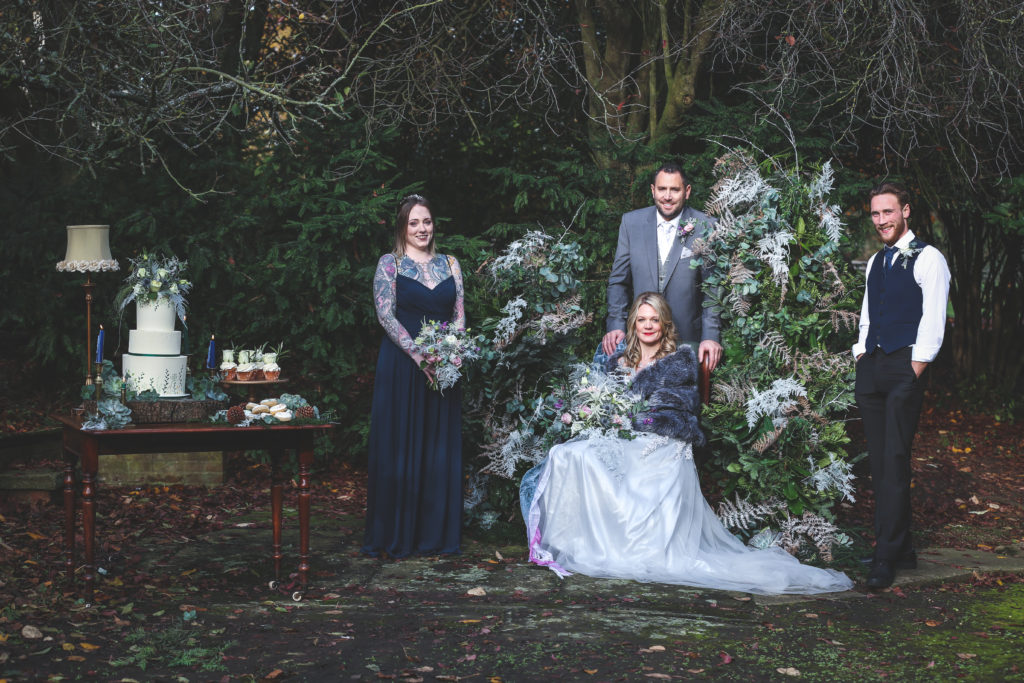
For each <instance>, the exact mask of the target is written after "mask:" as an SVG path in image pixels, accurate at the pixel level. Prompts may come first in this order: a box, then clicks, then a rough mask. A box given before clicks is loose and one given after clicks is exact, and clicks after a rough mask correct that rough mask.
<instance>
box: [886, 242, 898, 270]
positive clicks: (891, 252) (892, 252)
mask: <svg viewBox="0 0 1024 683" xmlns="http://www.w3.org/2000/svg"><path fill="white" fill-rule="evenodd" d="M897 251H899V249H897V248H896V247H886V248H885V271H886V272H889V271H890V270H892V262H893V259H894V258H895V257H896V252H897Z"/></svg>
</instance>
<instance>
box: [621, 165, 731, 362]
mask: <svg viewBox="0 0 1024 683" xmlns="http://www.w3.org/2000/svg"><path fill="white" fill-rule="evenodd" d="M691 190H692V187H691V185H690V183H689V181H688V180H687V178H686V174H685V173H684V172H683V169H682V167H681V166H679V165H678V164H676V163H673V162H669V163H666V164H663V165H662V166H661V167H660V168H658V170H656V171H655V172H654V176H653V178H652V182H651V195H652V196H653V197H654V206H649V207H647V208H645V209H638V210H636V211H630V212H629V213H627V214H624V215H623V216H622V223H621V225H619V244H618V247H616V249H615V261H614V262H613V263H612V272H611V275H609V276H608V322H607V326H606V329H607V334H605V336H604V339H602V340H601V350H602V351H604V353H605V354H608V355H611V354H612V353H614V352H615V349H616V347H617V346H618V345H619V343H620V342H622V340H623V339H624V338H625V336H626V331H625V328H626V314H627V312H628V311H629V306H630V304H631V303H632V302H633V298H634V297H635V296H637V295H638V294H641V293H643V292H659V293H661V294H662V295H664V296H665V298H666V299H667V300H668V303H669V306H671V307H672V321H673V322H674V323H675V326H676V332H677V334H678V336H679V341H680V342H694V343H696V342H698V341H699V342H700V346H699V347H698V350H697V358H698V360H700V361H704V360H706V361H707V364H708V368H709V369H710V370H714V369H715V367H716V366H717V365H718V363H719V361H720V360H721V358H722V345H721V344H720V343H719V342H720V341H721V335H720V325H721V323H720V317H719V313H718V311H717V309H716V308H714V307H705V306H704V299H705V296H704V292H703V291H702V290H701V282H702V281H703V277H704V270H703V269H702V268H691V267H690V259H691V257H692V256H693V252H691V251H690V247H691V246H692V245H693V241H694V240H695V239H696V238H697V237H698V236H699V235H702V234H705V233H706V232H710V231H711V229H712V227H713V226H714V224H715V219H714V218H711V217H710V216H708V215H707V214H705V213H702V212H700V211H697V210H696V209H694V208H691V207H688V206H686V200H687V199H689V197H690V191H691Z"/></svg>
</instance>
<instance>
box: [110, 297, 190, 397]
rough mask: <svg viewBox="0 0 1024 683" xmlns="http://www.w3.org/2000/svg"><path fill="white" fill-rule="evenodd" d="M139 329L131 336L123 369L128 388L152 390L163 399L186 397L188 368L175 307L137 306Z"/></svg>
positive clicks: (163, 301)
mask: <svg viewBox="0 0 1024 683" xmlns="http://www.w3.org/2000/svg"><path fill="white" fill-rule="evenodd" d="M135 314H136V321H137V322H136V324H137V325H138V329H135V330H130V331H129V332H128V353H126V354H124V356H123V357H122V359H121V367H122V369H123V371H124V376H125V379H126V381H127V382H128V388H129V389H131V390H132V391H134V392H135V393H142V392H143V391H148V390H152V391H155V392H156V393H158V394H159V395H160V396H185V395H186V394H185V366H186V362H187V359H186V357H185V356H182V355H181V333H180V332H178V331H176V330H175V329H174V318H175V313H174V306H173V305H171V303H170V302H169V301H168V300H167V299H163V298H161V299H158V300H157V301H156V302H155V303H150V302H148V301H147V302H141V301H140V302H136V304H135Z"/></svg>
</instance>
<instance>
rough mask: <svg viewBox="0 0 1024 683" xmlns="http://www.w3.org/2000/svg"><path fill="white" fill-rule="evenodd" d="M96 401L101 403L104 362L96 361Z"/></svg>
mask: <svg viewBox="0 0 1024 683" xmlns="http://www.w3.org/2000/svg"><path fill="white" fill-rule="evenodd" d="M95 365H96V402H97V403H99V400H100V394H102V393H103V363H96V364H95Z"/></svg>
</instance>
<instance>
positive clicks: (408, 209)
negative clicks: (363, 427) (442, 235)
mask: <svg viewBox="0 0 1024 683" xmlns="http://www.w3.org/2000/svg"><path fill="white" fill-rule="evenodd" d="M373 295H374V302H375V305H376V308H377V319H378V320H379V321H380V324H381V326H382V327H383V328H384V332H385V333H386V334H387V336H386V338H385V339H384V341H383V342H382V343H381V347H380V355H379V356H378V358H377V374H376V378H375V380H374V385H373V408H372V413H371V417H370V443H369V446H370V458H369V480H368V490H367V501H366V535H365V537H364V540H363V548H362V551H363V553H365V554H367V555H371V556H374V557H378V556H380V555H382V554H387V555H388V556H389V557H404V556H406V555H410V554H421V555H436V554H447V553H458V552H459V543H460V540H461V534H462V403H461V399H462V392H461V389H460V387H459V386H458V385H456V386H455V387H453V388H451V389H446V390H445V392H444V394H441V393H440V392H438V391H436V390H434V389H431V388H430V386H429V382H428V380H430V379H432V375H431V372H430V370H429V369H428V370H421V369H420V363H421V362H422V361H423V360H424V356H423V352H422V350H421V349H419V348H417V346H416V344H415V343H414V341H413V339H414V338H415V337H416V336H417V335H418V334H419V331H420V328H421V327H422V326H423V323H424V322H425V321H428V320H436V321H437V322H448V323H449V324H454V325H455V326H456V327H460V328H464V327H465V325H466V316H465V309H464V307H463V288H462V271H461V270H460V268H459V262H458V261H457V260H456V259H455V257H453V256H445V255H443V254H438V253H436V252H435V251H434V219H433V215H432V213H431V210H430V204H429V203H428V202H427V200H426V199H424V198H423V197H421V196H420V195H416V194H414V195H410V196H408V197H406V198H405V199H403V200H402V203H401V204H400V205H399V209H398V218H397V220H396V222H395V247H394V251H393V252H392V253H390V254H385V255H384V256H381V257H380V261H378V262H377V272H376V274H375V276H374V278H373Z"/></svg>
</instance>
